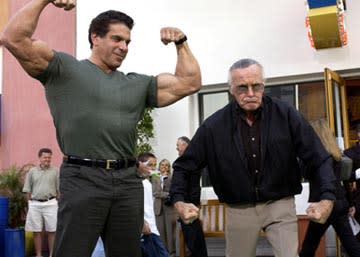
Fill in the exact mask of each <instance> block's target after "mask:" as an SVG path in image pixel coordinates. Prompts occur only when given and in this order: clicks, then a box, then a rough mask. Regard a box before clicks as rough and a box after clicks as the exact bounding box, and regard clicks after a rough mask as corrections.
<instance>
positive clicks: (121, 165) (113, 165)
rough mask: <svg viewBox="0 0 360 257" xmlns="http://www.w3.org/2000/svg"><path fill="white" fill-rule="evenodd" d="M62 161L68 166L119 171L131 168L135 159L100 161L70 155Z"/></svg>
mask: <svg viewBox="0 0 360 257" xmlns="http://www.w3.org/2000/svg"><path fill="white" fill-rule="evenodd" d="M63 161H64V162H65V163H69V164H75V165H81V166H87V167H96V168H103V169H107V170H111V169H114V170H120V169H126V168H129V167H133V166H135V164H136V159H135V158H126V159H122V160H105V159H104V160H102V159H86V158H80V157H76V156H72V155H67V156H64V158H63Z"/></svg>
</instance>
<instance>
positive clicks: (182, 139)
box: [178, 136, 190, 144]
mask: <svg viewBox="0 0 360 257" xmlns="http://www.w3.org/2000/svg"><path fill="white" fill-rule="evenodd" d="M178 140H181V141H183V142H184V143H186V144H190V139H189V138H188V137H186V136H182V137H179V138H178Z"/></svg>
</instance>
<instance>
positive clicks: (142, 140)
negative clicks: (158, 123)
mask: <svg viewBox="0 0 360 257" xmlns="http://www.w3.org/2000/svg"><path fill="white" fill-rule="evenodd" d="M152 111H153V108H146V109H145V110H144V114H143V117H142V119H141V120H140V121H139V122H138V124H137V128H136V141H137V145H136V148H135V154H136V155H138V154H139V153H141V152H152V151H153V149H152V147H151V145H150V144H149V140H150V139H151V138H154V125H153V118H152V117H151V112H152Z"/></svg>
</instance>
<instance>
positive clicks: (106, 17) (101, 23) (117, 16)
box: [88, 10, 134, 49]
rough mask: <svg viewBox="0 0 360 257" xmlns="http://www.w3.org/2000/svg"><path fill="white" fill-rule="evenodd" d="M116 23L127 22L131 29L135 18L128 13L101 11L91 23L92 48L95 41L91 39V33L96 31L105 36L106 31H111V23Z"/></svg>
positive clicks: (89, 36)
mask: <svg viewBox="0 0 360 257" xmlns="http://www.w3.org/2000/svg"><path fill="white" fill-rule="evenodd" d="M116 23H123V24H125V25H126V26H127V27H128V28H129V29H130V30H131V29H132V28H133V26H134V20H133V19H132V18H131V17H130V16H128V15H127V14H126V13H123V12H119V11H114V10H109V11H106V12H102V13H100V14H99V15H98V16H96V17H95V18H94V19H93V20H92V21H91V23H90V27H89V35H88V40H89V43H90V48H91V49H92V48H93V43H92V41H91V34H92V33H95V34H96V35H98V36H99V37H101V38H102V37H104V36H105V35H106V33H108V32H109V25H110V24H116Z"/></svg>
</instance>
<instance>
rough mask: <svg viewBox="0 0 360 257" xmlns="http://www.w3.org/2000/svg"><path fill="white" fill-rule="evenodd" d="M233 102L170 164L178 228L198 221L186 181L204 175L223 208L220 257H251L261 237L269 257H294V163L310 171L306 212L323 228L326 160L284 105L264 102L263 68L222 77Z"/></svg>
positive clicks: (329, 199) (236, 68) (239, 68)
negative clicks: (312, 183)
mask: <svg viewBox="0 0 360 257" xmlns="http://www.w3.org/2000/svg"><path fill="white" fill-rule="evenodd" d="M229 87H230V88H229V90H230V93H231V94H232V95H233V97H234V99H233V100H232V101H231V102H230V103H229V104H228V105H226V106H225V107H224V108H222V109H221V110H219V111H217V112H215V113H214V114H213V115H212V116H210V117H209V118H208V119H207V120H206V121H205V122H203V124H202V125H201V126H200V128H199V129H198V130H197V132H196V134H195V136H194V137H193V138H192V140H191V142H190V144H189V146H188V147H187V149H186V151H185V153H184V154H183V155H182V156H180V157H179V158H178V159H177V160H176V161H175V163H174V164H173V168H174V175H173V181H172V187H171V190H172V191H171V193H172V196H173V201H174V202H175V207H176V209H177V211H178V213H179V215H180V217H181V218H182V219H183V221H184V222H185V223H189V222H192V221H193V220H195V219H196V218H197V216H198V208H197V207H196V206H195V205H193V204H191V203H186V202H185V201H184V200H185V195H186V192H187V186H188V184H189V181H188V178H189V177H190V176H189V175H190V174H192V173H194V172H196V171H198V170H200V169H202V168H204V167H206V166H207V168H208V170H209V174H210V179H211V183H212V185H213V187H214V190H215V193H216V194H217V196H218V197H219V200H220V201H221V202H225V203H226V204H227V213H226V229H225V235H226V256H227V257H238V256H242V257H253V256H255V252H256V243H257V239H258V235H259V231H260V230H261V229H264V230H265V231H266V236H267V238H268V240H269V242H270V243H271V245H272V247H273V251H274V254H275V256H277V257H279V256H286V257H296V256H297V250H298V231H297V229H298V228H297V217H296V212H295V201H294V195H296V194H299V193H300V192H301V190H302V186H301V172H300V169H299V166H298V160H297V158H300V159H301V160H302V161H304V162H305V163H306V164H307V165H309V166H311V167H312V168H313V169H312V170H313V174H312V176H311V179H313V180H317V181H319V184H320V192H321V197H320V199H321V201H320V202H317V203H312V204H311V205H310V206H309V208H308V210H307V212H308V215H309V217H310V218H311V219H313V220H315V221H318V222H321V223H324V222H325V221H326V219H327V218H328V216H329V214H330V212H331V210H332V206H333V200H334V199H335V196H334V189H335V188H334V184H333V181H334V180H335V177H334V174H333V170H332V165H331V157H330V155H329V154H328V152H327V151H326V150H325V149H324V147H323V146H322V144H321V142H320V140H319V138H318V137H317V135H316V133H315V132H314V130H313V129H312V127H311V126H310V124H309V123H308V122H307V121H306V120H305V119H304V118H303V117H302V116H301V114H300V113H299V112H298V111H297V110H296V109H295V108H293V107H292V106H290V105H289V104H287V103H285V102H282V101H280V100H275V99H271V98H269V97H267V96H264V95H263V94H264V76H263V68H262V66H261V65H260V63H258V62H257V61H255V60H252V59H242V60H239V61H237V62H235V63H234V64H233V65H232V66H231V67H230V70H229Z"/></svg>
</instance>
